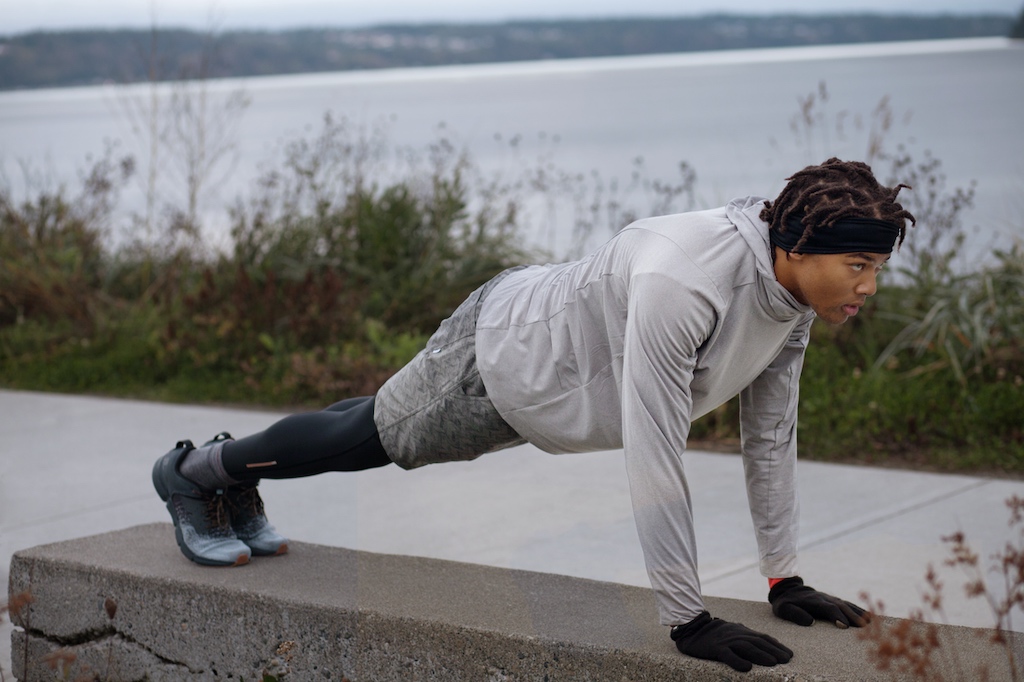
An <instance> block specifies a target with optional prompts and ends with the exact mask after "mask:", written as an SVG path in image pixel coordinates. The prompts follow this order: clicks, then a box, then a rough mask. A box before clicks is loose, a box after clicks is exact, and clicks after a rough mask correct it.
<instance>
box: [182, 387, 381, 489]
mask: <svg viewBox="0 0 1024 682" xmlns="http://www.w3.org/2000/svg"><path fill="white" fill-rule="evenodd" d="M373 404H374V399H373V398H372V397H365V398H351V399H349V400H344V401H342V402H340V403H335V404H334V405H331V406H330V407H328V408H327V409H326V410H323V411H322V412H310V413H306V414H296V415H292V416H290V417H285V418H284V419H282V420H281V421H279V422H277V423H276V424H274V425H272V426H271V427H270V428H268V429H267V430H266V431H262V432H260V433H257V434H254V435H251V436H247V437H245V438H240V439H238V440H236V441H228V442H225V443H224V445H223V449H222V451H221V454H220V457H221V463H222V464H223V467H224V471H225V473H226V474H227V475H228V476H230V477H231V478H232V479H233V480H234V481H251V480H253V479H259V478H299V477H302V476H313V475H315V474H322V473H324V472H327V471H362V470H363V469H372V468H374V467H380V466H384V465H385V464H390V463H391V460H390V459H389V458H388V456H387V453H386V452H384V447H383V446H382V445H381V444H380V437H379V436H378V435H377V426H376V425H375V424H374V422H373ZM197 452H198V451H197ZM186 466H187V465H186Z"/></svg>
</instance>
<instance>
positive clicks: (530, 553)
mask: <svg viewBox="0 0 1024 682" xmlns="http://www.w3.org/2000/svg"><path fill="white" fill-rule="evenodd" d="M281 416H282V415H281V414H280V413H273V412H262V411H249V410H237V409H221V408H209V407H193V406H183V405H167V404H159V403H147V402H138V401H124V400H111V399H101V398H87V397H78V396H61V395H52V394H40V393H29V392H17V391H0V580H2V582H3V584H4V585H5V586H6V583H7V571H8V566H9V563H10V557H11V555H12V554H13V553H14V552H15V551H17V550H19V549H23V548H28V547H33V546H36V545H40V544H44V543H50V542H56V541H60V540H66V539H70V538H75V537H81V536H85V535H90V534H95V533H101V532H106V531H111V530H117V529H121V528H126V527H129V526H134V525H137V524H141V523H149V522H154V521H164V522H165V521H169V518H170V517H169V516H168V515H167V512H166V510H165V509H164V507H163V504H162V503H161V502H160V500H159V498H158V497H157V496H156V493H155V492H154V491H153V489H152V485H151V483H150V471H151V467H152V463H153V461H154V460H155V459H156V457H158V456H159V455H161V454H163V453H164V452H166V451H167V450H168V449H169V448H170V447H172V446H173V445H174V442H175V441H176V440H178V439H181V438H191V439H193V440H194V441H203V440H205V439H207V438H209V437H211V436H212V435H214V434H215V433H217V432H219V431H222V430H227V431H230V432H232V433H234V434H235V435H246V434H249V433H252V432H254V431H258V430H262V429H263V428H265V427H267V426H268V425H270V424H271V423H273V422H274V421H275V420H277V419H278V418H280V417H281ZM686 466H687V471H688V476H689V480H690V488H691V492H692V494H693V499H694V507H695V510H694V511H695V515H696V523H697V535H698V543H699V549H700V553H701V571H700V574H701V579H702V583H703V588H704V592H705V594H708V595H714V596H723V597H733V598H738V599H751V600H762V599H764V598H765V595H766V592H767V586H766V583H765V580H764V578H762V577H761V576H760V575H759V573H758V570H757V554H756V548H755V544H754V539H753V531H752V527H751V523H750V516H749V513H748V511H747V507H746V497H745V491H744V487H743V475H742V465H741V462H740V459H739V457H737V456H735V455H722V454H712V453H705V452H689V453H687V464H686ZM261 491H262V493H263V498H264V500H265V501H266V504H267V508H268V511H269V515H270V518H271V520H272V521H273V522H274V523H275V525H276V526H277V527H278V529H279V530H281V531H282V532H284V533H286V534H287V535H289V536H290V537H292V538H294V539H296V540H302V541H306V542H312V543H318V544H324V545H332V546H341V547H349V548H355V549H362V550H367V551H372V552H383V553H393V554H408V555H416V556H425V557H435V558H442V559H452V560H457V561H467V562H471V563H478V564H487V565H492V566H499V567H507V568H521V569H529V570H536V571H544V572H549V573H561V574H565V575H571V576H578V577H584V578H592V579H596V580H606V581H612V582H619V583H625V584H631V585H639V586H648V582H647V576H646V573H645V571H644V565H643V559H642V556H641V553H640V547H639V543H638V541H637V537H636V530H635V527H634V525H633V519H632V513H631V509H630V504H629V495H628V490H627V487H626V479H625V471H624V466H623V462H622V453H621V452H619V451H611V452H601V453H591V454H581V455H559V456H554V455H548V454H545V453H542V452H540V451H538V450H536V449H535V448H532V447H529V446H523V447H519V448H514V449H510V450H506V451H503V452H500V453H494V454H491V455H487V456H485V457H482V458H480V459H479V460H477V461H475V462H472V463H454V464H441V465H435V466H430V467H425V468H423V469H418V470H416V471H411V472H406V471H402V470H400V469H398V468H397V467H385V468H382V469H376V470H371V471H365V472H360V473H357V474H326V475H323V476H318V477H313V478H307V479H300V480H292V481H265V482H264V483H263V484H262V485H261ZM800 492H801V504H802V533H801V538H802V547H803V549H802V553H801V573H802V574H803V576H804V578H805V580H806V581H807V582H808V583H809V584H811V585H813V586H815V587H817V588H819V589H822V590H825V591H829V592H832V593H834V594H838V595H841V596H844V597H845V598H847V599H851V600H860V597H859V595H860V594H861V593H864V592H866V593H867V594H869V595H870V596H871V598H872V599H875V600H881V601H882V602H883V603H884V604H885V613H886V614H887V615H893V616H907V615H908V614H909V613H910V611H911V610H912V609H915V608H921V607H922V600H921V592H922V590H923V589H924V587H925V580H924V576H925V572H926V570H927V568H928V566H929V564H931V565H934V566H935V567H936V568H937V569H938V571H939V575H940V578H941V579H942V581H943V582H944V584H945V589H944V594H945V600H944V614H942V615H941V616H936V617H934V618H933V620H937V621H940V622H948V623H951V624H956V625H969V626H975V627H991V626H992V625H994V617H993V616H992V613H991V611H990V610H989V608H988V606H987V605H986V604H985V603H983V602H982V600H980V599H967V598H965V596H964V591H963V584H964V583H965V582H966V579H967V576H965V575H964V574H963V573H961V572H959V571H956V570H952V569H948V568H945V567H943V566H942V562H943V560H944V559H945V558H946V557H948V556H949V551H948V547H947V546H945V545H944V543H943V542H942V539H941V538H942V536H945V535H949V534H950V533H953V532H955V531H962V532H963V533H964V534H965V535H966V536H967V538H968V540H969V541H970V543H971V545H972V546H973V548H974V549H975V550H976V551H977V552H978V554H979V555H980V556H981V558H982V562H983V564H984V566H985V568H986V569H987V568H988V566H989V565H991V564H992V561H991V560H990V556H991V555H992V554H993V553H994V552H997V551H999V550H1000V549H1002V547H1003V546H1004V545H1005V544H1006V543H1007V542H1009V541H1017V539H1018V538H1017V537H1015V536H1013V535H1012V534H1011V530H1010V528H1009V527H1008V524H1007V522H1008V519H1009V514H1008V510H1007V508H1006V506H1005V500H1006V499H1007V498H1009V497H1010V496H1011V495H1019V496H1022V497H1024V481H1017V480H1012V481H1005V480H997V479H986V478H975V477H968V476H949V475H939V474H928V473H917V472H908V471H897V470H889V469H873V468H867V467H856V466H843V465H834V464H822V463H816V462H803V463H801V466H800ZM172 541H173V540H172ZM182 561H184V559H182ZM226 570H229V569H226ZM238 570H242V569H238ZM987 578H988V584H989V586H990V588H991V589H993V590H994V591H998V590H999V586H1000V584H1001V580H1000V579H998V578H997V576H995V575H994V574H991V573H989V574H988V575H987ZM1016 615H1017V619H1016V621H1015V623H1014V629H1017V630H1022V631H1024V614H1021V613H1018V614H1016ZM651 618H652V619H654V618H656V615H655V614H654V613H653V612H652V614H651ZM0 670H2V671H4V673H7V672H8V671H9V670H10V625H9V623H7V621H6V620H4V621H3V624H2V625H0Z"/></svg>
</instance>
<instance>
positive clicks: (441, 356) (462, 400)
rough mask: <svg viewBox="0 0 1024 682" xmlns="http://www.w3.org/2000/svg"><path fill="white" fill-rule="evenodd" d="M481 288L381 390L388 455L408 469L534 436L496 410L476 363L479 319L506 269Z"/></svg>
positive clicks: (377, 406) (377, 411)
mask: <svg viewBox="0 0 1024 682" xmlns="http://www.w3.org/2000/svg"><path fill="white" fill-rule="evenodd" d="M509 272H511V271H510V270H506V271H505V272H503V273H501V274H499V275H497V276H496V277H495V278H493V279H491V280H490V281H489V282H487V283H486V284H484V285H483V286H481V287H480V288H479V289H477V290H476V291H474V292H473V293H472V294H470V295H469V297H468V298H467V299H466V300H465V301H464V302H463V303H462V305H460V306H459V307H458V308H457V309H456V310H455V312H454V313H452V316H451V317H449V318H448V319H447V320H445V321H444V322H442V323H441V326H440V327H438V329H437V331H436V332H434V335H433V336H431V337H430V340H429V341H427V347H426V348H424V349H423V350H422V351H420V352H419V353H418V354H417V355H416V357H415V358H413V359H412V360H411V361H410V362H409V364H408V365H406V366H405V367H403V368H402V369H400V370H399V371H398V372H397V373H396V374H395V375H394V376H393V377H391V378H390V379H389V380H388V381H387V383H385V384H384V385H383V386H382V387H381V389H380V391H378V392H377V398H376V401H375V403H374V411H373V420H374V422H375V423H376V425H377V431H378V432H379V434H380V441H381V444H382V445H383V446H384V451H385V452H387V454H388V457H390V458H391V459H392V461H394V462H395V463H396V464H398V466H400V467H402V468H403V469H414V468H416V467H419V466H423V465H424V464H433V463H436V462H451V461H456V460H471V459H476V458H477V457H479V456H480V455H482V454H484V453H487V452H492V451H494V450H500V449H502V448H507V447H511V446H513V445H520V444H522V443H525V442H526V441H525V440H523V438H522V437H521V436H520V435H519V434H518V433H516V432H515V431H514V430H513V429H512V427H511V426H509V425H508V423H506V422H505V420H504V419H502V418H501V415H499V414H498V411H497V410H496V409H494V405H493V404H492V403H491V400H490V398H488V397H487V389H486V388H484V382H483V381H482V380H481V379H480V372H479V370H478V369H477V366H476V321H477V318H478V317H479V316H480V306H481V304H482V303H483V300H484V297H485V296H486V295H487V293H488V292H489V291H490V290H491V289H492V288H493V287H494V285H496V284H497V283H498V282H499V281H500V280H501V279H502V278H503V277H504V276H505V275H506V274H508V273H509Z"/></svg>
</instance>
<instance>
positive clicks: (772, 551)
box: [740, 319, 871, 628]
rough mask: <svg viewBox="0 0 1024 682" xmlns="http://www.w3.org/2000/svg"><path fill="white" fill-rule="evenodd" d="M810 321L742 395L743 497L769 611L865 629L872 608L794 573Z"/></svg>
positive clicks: (796, 620)
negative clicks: (799, 433)
mask: <svg viewBox="0 0 1024 682" xmlns="http://www.w3.org/2000/svg"><path fill="white" fill-rule="evenodd" d="M811 321H812V319H808V320H807V321H806V322H804V323H802V324H801V325H799V326H798V327H797V328H796V329H795V330H794V331H793V333H792V334H791V335H790V338H789V340H788V342H787V343H786V345H785V347H784V348H783V349H782V352H781V353H779V355H778V357H776V359H775V360H774V361H773V362H772V364H771V365H769V366H768V368H767V369H766V370H765V371H764V372H762V374H761V375H760V376H759V377H758V378H757V379H756V380H755V381H754V382H753V383H752V384H751V385H750V386H749V387H748V388H747V389H746V390H744V391H743V393H742V394H741V396H740V429H741V432H742V449H743V466H744V471H745V473H746V479H747V499H748V501H749V504H750V515H751V518H752V519H753V521H754V530H755V533H756V535H757V546H758V551H759V553H760V560H761V561H760V563H761V573H762V575H764V576H765V577H767V578H769V588H770V589H769V592H768V601H769V602H770V603H771V605H772V612H773V613H774V614H775V615H776V616H778V617H779V618H783V619H785V620H788V621H791V622H794V623H797V624H798V625H805V626H806V625H812V624H813V623H814V621H815V620H824V621H827V622H830V623H833V624H835V625H836V626H837V627H840V628H846V627H850V626H854V627H862V626H863V625H865V624H866V623H868V622H869V621H870V620H871V615H870V614H869V613H867V612H866V611H865V610H864V609H862V608H860V607H859V606H857V605H855V604H851V603H850V602H847V601H844V600H842V599H839V598H838V597H833V596H831V595H828V594H825V593H823V592H818V591H817V590H815V589H814V588H812V587H809V586H807V585H804V582H803V580H802V579H801V578H800V577H799V576H798V574H797V532H798V528H797V526H798V522H799V518H798V517H799V505H798V498H797V491H796V454H797V448H796V425H797V406H798V403H799V399H800V390H799V384H800V374H801V370H802V367H803V358H804V351H805V350H806V348H807V340H808V338H809V335H810V325H811Z"/></svg>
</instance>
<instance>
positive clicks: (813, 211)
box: [761, 157, 917, 252]
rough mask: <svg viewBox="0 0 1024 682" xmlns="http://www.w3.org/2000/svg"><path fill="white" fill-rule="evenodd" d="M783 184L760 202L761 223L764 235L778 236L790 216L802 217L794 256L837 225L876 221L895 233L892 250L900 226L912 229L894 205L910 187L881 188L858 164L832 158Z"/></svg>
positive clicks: (863, 165)
mask: <svg viewBox="0 0 1024 682" xmlns="http://www.w3.org/2000/svg"><path fill="white" fill-rule="evenodd" d="M786 180H787V184H786V186H785V187H784V188H783V190H782V192H781V193H780V194H779V196H778V198H777V199H776V200H775V201H774V202H772V201H766V202H764V208H763V209H762V210H761V220H763V221H765V222H766V223H768V226H769V229H771V230H776V231H778V232H782V231H783V230H784V229H785V227H784V226H785V224H786V221H787V220H789V218H790V217H791V216H800V217H802V220H801V224H803V226H804V232H803V235H802V236H801V237H800V240H799V241H798V242H797V243H796V246H795V247H794V248H793V251H794V252H799V251H800V247H801V246H803V245H804V243H805V242H806V241H807V238H808V237H810V236H811V234H813V233H814V231H815V230H816V229H819V228H827V227H829V226H830V225H832V224H834V223H835V222H836V221H837V220H842V219H843V218H849V217H859V218H876V219H878V220H885V221H886V222H891V223H893V224H894V225H898V226H899V228H900V236H899V240H898V241H897V246H899V245H901V244H903V238H904V237H905V236H906V232H907V228H906V222H905V221H907V220H909V221H910V224H911V225H915V224H917V220H916V219H915V218H914V216H913V215H911V213H910V212H909V211H907V210H906V209H905V208H903V206H901V205H900V204H899V203H897V201H896V195H897V194H899V193H900V190H901V189H903V188H904V187H906V188H907V189H911V187H910V185H904V184H899V185H896V186H895V187H891V188H890V187H885V186H883V185H881V184H879V182H878V180H876V179H875V176H874V175H873V174H872V173H871V167H870V166H868V165H867V164H866V163H862V162H860V161H840V160H839V159H837V158H835V157H832V158H831V159H829V160H828V161H825V162H824V163H823V164H821V165H820V166H808V167H807V168H804V169H803V170H801V171H798V172H796V173H794V174H793V175H792V176H791V177H788V178H786Z"/></svg>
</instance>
